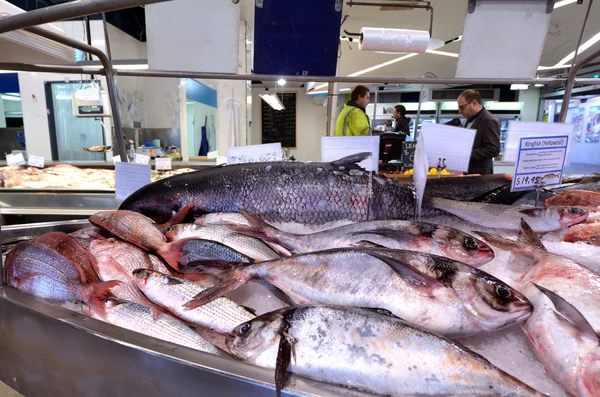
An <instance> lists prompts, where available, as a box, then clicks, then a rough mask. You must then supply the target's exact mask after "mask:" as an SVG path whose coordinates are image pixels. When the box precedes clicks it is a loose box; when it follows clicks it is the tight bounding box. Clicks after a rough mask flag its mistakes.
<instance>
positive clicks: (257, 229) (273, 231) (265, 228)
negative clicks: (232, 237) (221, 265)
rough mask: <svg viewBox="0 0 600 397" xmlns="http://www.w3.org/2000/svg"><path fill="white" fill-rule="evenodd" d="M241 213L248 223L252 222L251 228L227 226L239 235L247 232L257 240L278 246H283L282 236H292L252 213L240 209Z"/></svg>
mask: <svg viewBox="0 0 600 397" xmlns="http://www.w3.org/2000/svg"><path fill="white" fill-rule="evenodd" d="M240 213H241V214H242V215H244V217H246V219H248V222H250V226H244V225H226V226H227V227H228V228H230V229H231V230H233V231H237V232H238V233H242V234H246V232H247V233H251V234H248V235H250V236H252V237H257V238H260V239H263V240H268V241H272V242H274V243H278V244H281V241H280V240H279V237H280V236H282V235H283V236H286V235H287V234H291V233H285V232H282V231H281V230H279V229H277V228H276V227H273V226H271V225H269V224H268V223H267V222H265V221H263V220H262V219H260V218H259V217H258V216H256V215H254V214H251V213H250V212H248V211H246V210H245V209H243V208H240ZM243 231H245V232H243Z"/></svg>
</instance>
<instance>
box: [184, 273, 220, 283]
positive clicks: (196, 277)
mask: <svg viewBox="0 0 600 397" xmlns="http://www.w3.org/2000/svg"><path fill="white" fill-rule="evenodd" d="M177 277H179V278H183V279H186V280H188V281H192V282H194V283H203V282H206V281H207V280H210V279H212V277H211V276H209V275H208V274H200V273H178V274H177Z"/></svg>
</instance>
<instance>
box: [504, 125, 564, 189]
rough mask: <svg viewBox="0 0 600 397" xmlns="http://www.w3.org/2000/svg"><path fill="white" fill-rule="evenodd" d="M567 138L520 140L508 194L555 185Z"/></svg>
mask: <svg viewBox="0 0 600 397" xmlns="http://www.w3.org/2000/svg"><path fill="white" fill-rule="evenodd" d="M568 146H569V136H568V135H562V136H560V135H559V136H545V137H528V138H521V139H520V144H519V153H518V157H517V164H516V166H515V173H514V176H513V182H512V186H511V191H515V190H533V189H536V188H541V187H547V186H555V185H559V184H560V183H561V181H562V173H563V168H564V166H565V159H566V157H567V148H568Z"/></svg>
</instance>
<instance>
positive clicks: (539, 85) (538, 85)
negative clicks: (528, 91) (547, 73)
mask: <svg viewBox="0 0 600 397" xmlns="http://www.w3.org/2000/svg"><path fill="white" fill-rule="evenodd" d="M543 86H544V85H543V84H536V85H534V87H543Z"/></svg>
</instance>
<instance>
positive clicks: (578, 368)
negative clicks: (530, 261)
mask: <svg viewBox="0 0 600 397" xmlns="http://www.w3.org/2000/svg"><path fill="white" fill-rule="evenodd" d="M524 292H525V293H526V294H527V297H528V298H529V299H530V300H531V302H532V303H533V306H534V309H533V313H532V314H531V316H530V317H529V319H527V321H526V322H525V324H524V325H523V330H524V331H525V335H527V338H528V339H529V341H530V342H531V346H532V347H533V350H534V351H535V353H536V355H537V356H538V358H539V359H540V361H541V362H542V363H543V364H544V366H545V367H546V368H547V369H548V371H549V372H550V374H551V375H552V377H553V378H554V379H556V380H557V381H558V382H559V383H560V384H561V385H562V386H563V387H564V388H565V390H566V391H567V392H568V393H569V394H570V395H572V396H577V397H592V396H600V340H599V339H598V335H596V333H595V332H594V329H593V328H592V327H591V326H590V324H589V323H588V322H587V320H586V319H585V317H584V316H583V315H582V314H581V313H580V312H579V310H577V309H576V308H575V307H574V306H573V305H571V304H570V303H569V302H567V301H566V300H564V299H563V298H562V297H560V296H559V295H558V294H556V293H554V292H552V291H550V290H548V289H546V288H544V287H542V286H538V285H535V284H532V283H530V284H528V285H527V286H526V287H525V288H524Z"/></svg>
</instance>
